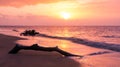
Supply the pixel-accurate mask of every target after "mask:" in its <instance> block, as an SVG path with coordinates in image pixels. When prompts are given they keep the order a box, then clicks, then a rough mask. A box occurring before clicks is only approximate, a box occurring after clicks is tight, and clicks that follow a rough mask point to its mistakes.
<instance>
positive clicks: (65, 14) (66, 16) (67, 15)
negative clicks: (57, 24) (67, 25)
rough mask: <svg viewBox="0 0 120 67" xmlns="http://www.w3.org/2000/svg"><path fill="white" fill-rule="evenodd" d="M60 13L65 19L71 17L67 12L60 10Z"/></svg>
mask: <svg viewBox="0 0 120 67" xmlns="http://www.w3.org/2000/svg"><path fill="white" fill-rule="evenodd" d="M60 15H61V17H62V18H64V19H66V20H67V19H70V17H71V14H70V13H68V12H61V13H60Z"/></svg>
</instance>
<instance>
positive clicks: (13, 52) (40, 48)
mask: <svg viewBox="0 0 120 67" xmlns="http://www.w3.org/2000/svg"><path fill="white" fill-rule="evenodd" d="M22 49H23V50H36V51H48V52H52V51H56V52H59V53H60V54H62V55H64V56H77V57H82V56H80V55H75V54H71V53H68V52H66V51H63V50H61V49H59V48H58V47H57V46H56V47H42V46H38V44H33V45H32V46H21V45H18V44H16V46H15V47H14V48H13V49H12V50H11V51H10V52H9V54H16V53H18V52H19V51H20V50H22Z"/></svg>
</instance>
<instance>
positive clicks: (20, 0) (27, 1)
mask: <svg viewBox="0 0 120 67" xmlns="http://www.w3.org/2000/svg"><path fill="white" fill-rule="evenodd" d="M59 1H66V0H7V1H6V0H0V6H15V7H20V6H25V5H34V4H39V3H55V2H59Z"/></svg>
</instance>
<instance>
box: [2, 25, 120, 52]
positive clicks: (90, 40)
mask: <svg viewBox="0 0 120 67" xmlns="http://www.w3.org/2000/svg"><path fill="white" fill-rule="evenodd" d="M31 29H34V30H36V31H37V32H39V33H41V34H45V35H47V36H48V37H45V38H51V39H58V40H67V41H71V42H72V43H77V44H84V45H87V46H91V47H97V48H103V49H109V50H113V51H119V52H120V26H1V27H0V32H4V33H5V32H6V33H7V32H10V31H13V32H14V33H15V32H16V31H14V30H17V31H18V32H17V34H16V35H19V33H21V32H23V31H24V30H31ZM7 34H8V33H7ZM43 37H44V36H43ZM53 37H54V38H53Z"/></svg>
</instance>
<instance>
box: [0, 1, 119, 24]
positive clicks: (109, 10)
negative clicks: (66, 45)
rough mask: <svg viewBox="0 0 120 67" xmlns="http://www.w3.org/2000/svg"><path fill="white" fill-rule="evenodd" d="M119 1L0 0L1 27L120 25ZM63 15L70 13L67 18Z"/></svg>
mask: <svg viewBox="0 0 120 67" xmlns="http://www.w3.org/2000/svg"><path fill="white" fill-rule="evenodd" d="M119 3H120V1H119V0H8V1H5V0H0V25H45V26H47V25H53V26H55V25H77V26H79V25H120V4H119ZM61 12H65V13H67V14H70V18H69V19H67V20H66V19H64V17H62V16H61Z"/></svg>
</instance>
